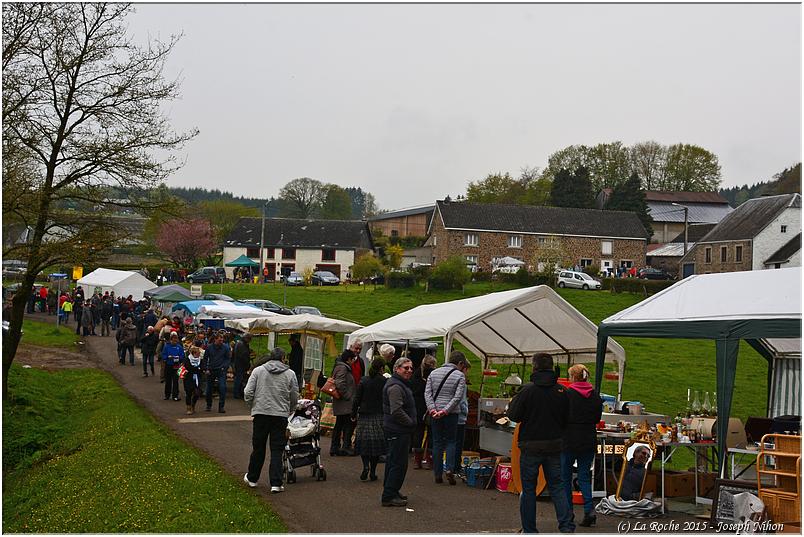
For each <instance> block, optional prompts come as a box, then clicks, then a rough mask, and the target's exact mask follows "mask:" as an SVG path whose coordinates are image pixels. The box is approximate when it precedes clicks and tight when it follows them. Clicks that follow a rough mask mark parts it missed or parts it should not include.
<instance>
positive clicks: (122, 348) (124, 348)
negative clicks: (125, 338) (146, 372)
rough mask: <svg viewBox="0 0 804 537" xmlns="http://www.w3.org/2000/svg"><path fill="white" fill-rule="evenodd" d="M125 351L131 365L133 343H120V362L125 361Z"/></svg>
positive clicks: (132, 360)
mask: <svg viewBox="0 0 804 537" xmlns="http://www.w3.org/2000/svg"><path fill="white" fill-rule="evenodd" d="M126 352H128V359H129V362H130V363H131V365H134V345H120V363H121V364H125V363H126Z"/></svg>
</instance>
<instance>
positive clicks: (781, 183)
mask: <svg viewBox="0 0 804 537" xmlns="http://www.w3.org/2000/svg"><path fill="white" fill-rule="evenodd" d="M718 192H719V193H720V195H721V196H723V197H724V198H726V199H727V200H729V205H731V206H732V207H737V206H738V205H741V204H742V203H744V202H746V201H748V200H750V199H753V198H759V197H762V196H773V195H777V194H792V193H794V192H798V193H799V194H801V163H800V162H799V163H798V164H796V165H795V166H792V167H790V168H786V169H785V170H783V171H781V172H779V173H777V174H776V175H774V176H773V180H772V181H762V182H760V183H756V184H753V185H751V186H748V185H743V186H733V187H731V188H721V189H720V190H719V191H718Z"/></svg>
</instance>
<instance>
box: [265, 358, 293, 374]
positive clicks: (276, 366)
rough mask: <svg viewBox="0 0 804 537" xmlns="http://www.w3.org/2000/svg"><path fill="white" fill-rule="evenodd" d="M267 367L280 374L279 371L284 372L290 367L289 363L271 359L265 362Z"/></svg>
mask: <svg viewBox="0 0 804 537" xmlns="http://www.w3.org/2000/svg"><path fill="white" fill-rule="evenodd" d="M265 369H267V370H268V371H269V372H271V373H273V374H274V375H278V374H279V373H284V372H285V371H287V370H288V369H289V368H288V365H287V364H285V363H282V362H280V361H279V360H269V361H267V362H265Z"/></svg>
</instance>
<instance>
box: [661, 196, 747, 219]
mask: <svg viewBox="0 0 804 537" xmlns="http://www.w3.org/2000/svg"><path fill="white" fill-rule="evenodd" d="M690 194H694V192H690ZM701 194H706V192H701ZM646 202H647V205H648V214H649V215H650V217H651V218H652V219H653V221H654V222H680V223H683V222H684V207H679V206H677V205H673V204H672V203H671V202H669V201H647V200H646ZM677 203H680V202H677ZM682 205H684V206H685V207H687V209H688V210H687V213H688V216H687V219H688V221H689V222H699V223H701V222H703V223H712V224H717V223H718V222H720V221H721V220H723V218H725V217H726V215H728V214H729V213H731V212H732V211H734V209H732V208H731V206H730V205H729V204H728V203H726V204H721V203H691V202H685V203H683V204H682Z"/></svg>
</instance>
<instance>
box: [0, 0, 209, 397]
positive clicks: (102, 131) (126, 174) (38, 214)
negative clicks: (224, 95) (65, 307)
mask: <svg viewBox="0 0 804 537" xmlns="http://www.w3.org/2000/svg"><path fill="white" fill-rule="evenodd" d="M131 10H132V8H131V6H130V5H127V4H106V3H94V4H22V3H5V4H3V98H4V100H5V99H6V98H7V97H9V98H10V101H9V105H8V106H7V104H6V103H5V102H4V105H3V148H4V150H5V149H9V151H10V153H9V154H10V155H11V156H12V157H13V159H14V162H13V163H10V164H6V163H5V162H4V164H3V187H4V189H3V217H4V220H5V221H6V222H12V223H14V224H18V225H21V226H24V227H26V228H27V229H28V230H29V231H30V232H29V240H28V241H27V242H24V243H21V244H9V245H5V244H4V248H3V250H4V251H3V253H4V255H6V256H12V257H16V258H18V259H23V260H25V261H27V271H26V273H25V275H24V277H23V281H22V285H21V286H20V289H19V292H18V293H17V294H16V295H15V296H14V299H13V301H12V311H11V319H10V331H9V334H8V336H7V337H6V338H5V341H4V342H3V398H6V396H7V388H8V372H9V369H10V368H11V364H12V362H13V360H14V356H15V354H16V351H17V347H18V345H19V341H20V330H21V328H22V318H23V314H24V309H25V302H26V299H27V297H28V295H29V294H30V292H31V289H32V286H33V283H34V280H35V278H36V276H37V274H38V273H39V272H40V271H42V270H44V269H45V268H47V267H49V266H51V265H53V264H54V263H60V262H69V261H74V260H81V261H83V262H86V261H91V260H92V259H93V258H96V257H97V256H98V255H99V254H101V252H102V251H103V250H104V249H105V248H107V247H108V246H110V245H111V244H114V243H115V242H116V241H119V240H120V239H122V238H124V237H125V232H124V231H123V228H122V227H121V226H120V225H119V224H118V223H117V222H118V220H119V219H114V218H111V216H112V215H113V214H114V213H119V212H121V211H122V210H125V209H127V208H137V209H140V210H148V209H154V208H156V207H157V206H156V205H154V204H153V203H151V202H150V200H149V199H148V192H149V191H150V190H151V189H152V188H154V187H157V186H158V185H160V184H162V182H163V181H164V180H165V178H166V177H167V176H168V175H169V174H170V173H171V172H173V171H174V170H176V169H177V168H178V167H179V166H180V163H179V162H177V160H176V158H175V156H174V155H173V153H172V151H173V150H175V149H178V148H180V147H181V146H182V145H183V144H184V142H186V141H188V140H190V139H191V138H192V137H193V136H195V134H196V131H195V130H192V131H190V132H185V133H176V132H174V131H173V129H172V128H171V126H170V124H169V122H168V120H167V117H166V116H165V115H164V114H163V113H162V111H161V109H160V106H161V105H163V104H164V103H165V102H166V101H169V100H171V99H174V98H176V97H177V96H178V83H177V82H175V81H166V80H165V79H164V78H163V75H162V70H163V66H164V62H165V60H166V58H167V57H168V55H169V53H170V51H171V50H172V48H173V46H174V45H175V43H176V41H177V38H176V37H172V38H171V39H170V40H169V41H167V42H164V43H163V42H158V41H156V42H151V43H149V44H148V45H146V46H144V47H142V46H137V45H135V44H133V43H132V42H131V40H130V39H129V37H128V36H127V29H126V26H125V23H124V21H125V18H126V16H127V15H128V14H129V13H130V12H131ZM7 38H8V40H7ZM157 155H158V156H157ZM4 156H5V155H4ZM7 211H8V212H7ZM4 223H5V222H4Z"/></svg>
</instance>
